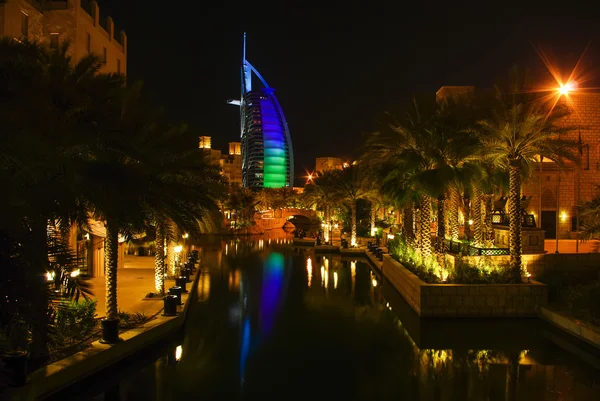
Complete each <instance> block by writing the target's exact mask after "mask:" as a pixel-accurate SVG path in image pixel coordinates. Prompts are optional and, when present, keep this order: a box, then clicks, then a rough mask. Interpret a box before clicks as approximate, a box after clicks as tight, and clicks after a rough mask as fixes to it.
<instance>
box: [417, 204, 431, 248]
mask: <svg viewBox="0 0 600 401" xmlns="http://www.w3.org/2000/svg"><path fill="white" fill-rule="evenodd" d="M419 217H420V220H421V252H422V254H423V256H424V257H426V258H427V257H429V256H431V251H432V249H431V198H430V197H429V195H425V194H422V195H421V213H420V216H419Z"/></svg>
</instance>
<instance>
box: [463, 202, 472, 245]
mask: <svg viewBox="0 0 600 401" xmlns="http://www.w3.org/2000/svg"><path fill="white" fill-rule="evenodd" d="M463 204H464V206H465V210H463V212H464V222H463V227H464V233H465V239H466V240H467V241H470V240H471V239H472V238H471V224H469V222H470V221H471V220H472V216H471V199H470V198H469V195H467V194H466V193H465V194H464V199H463Z"/></svg>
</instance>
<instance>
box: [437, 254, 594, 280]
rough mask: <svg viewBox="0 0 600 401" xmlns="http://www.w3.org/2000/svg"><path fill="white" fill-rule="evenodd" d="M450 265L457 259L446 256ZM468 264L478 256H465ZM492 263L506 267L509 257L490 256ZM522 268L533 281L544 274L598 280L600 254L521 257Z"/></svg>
mask: <svg viewBox="0 0 600 401" xmlns="http://www.w3.org/2000/svg"><path fill="white" fill-rule="evenodd" d="M448 257H449V258H448V260H449V261H450V263H454V260H455V259H456V258H457V257H458V256H455V255H448ZM464 258H465V259H466V260H467V261H468V262H469V263H472V264H477V262H478V259H479V258H481V257H480V256H465V257H464ZM489 258H491V259H492V261H493V262H494V263H498V264H500V265H508V263H509V261H510V256H509V255H503V256H490V257H489ZM521 258H522V260H523V263H524V266H525V267H526V268H527V271H528V272H529V273H530V274H531V278H532V279H534V280H543V277H544V275H545V274H564V275H567V276H569V277H570V278H573V279H576V280H582V279H598V277H599V275H600V253H558V254H556V253H545V254H532V255H522V256H521Z"/></svg>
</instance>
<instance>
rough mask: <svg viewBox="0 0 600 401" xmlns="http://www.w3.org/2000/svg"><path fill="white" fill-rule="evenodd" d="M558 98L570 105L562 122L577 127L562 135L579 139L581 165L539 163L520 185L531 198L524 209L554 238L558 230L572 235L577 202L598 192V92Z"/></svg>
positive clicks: (599, 124)
mask: <svg viewBox="0 0 600 401" xmlns="http://www.w3.org/2000/svg"><path fill="white" fill-rule="evenodd" d="M559 102H566V104H567V106H568V107H569V108H570V109H571V114H570V115H569V117H567V118H566V119H565V124H567V125H569V126H577V127H580V129H576V130H575V131H572V132H570V133H567V134H565V135H564V136H565V137H566V138H570V139H573V140H575V141H577V142H578V143H579V146H578V151H579V152H580V154H581V165H580V166H579V167H577V166H575V165H573V164H569V165H567V166H566V167H565V168H564V169H562V170H559V169H558V167H557V165H556V164H555V163H552V162H547V161H544V162H542V163H538V166H537V168H536V172H535V175H534V177H533V178H532V179H530V180H529V181H528V182H527V183H525V185H524V186H523V195H524V196H527V197H528V198H529V197H530V198H531V199H530V202H529V207H528V209H527V210H528V212H529V213H530V214H533V215H534V216H535V217H536V220H537V222H538V226H539V227H541V228H543V229H544V231H545V232H546V238H556V235H557V233H558V238H575V232H576V228H577V213H578V205H581V204H582V203H585V202H586V201H589V200H591V199H592V198H593V197H594V196H596V195H598V194H599V191H598V186H599V185H600V93H584V92H581V93H578V92H577V91H575V92H572V93H569V94H568V95H563V96H561V99H560V100H559ZM540 194H541V196H540ZM557 223H558V224H557ZM557 229H558V232H557Z"/></svg>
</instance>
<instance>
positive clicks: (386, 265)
mask: <svg viewBox="0 0 600 401" xmlns="http://www.w3.org/2000/svg"><path fill="white" fill-rule="evenodd" d="M381 271H382V274H383V275H384V276H385V277H386V278H387V279H388V281H389V282H390V283H392V285H393V286H394V287H395V288H396V290H398V292H400V294H401V295H402V297H403V298H404V299H405V300H406V301H407V302H408V304H409V305H410V306H411V307H412V308H413V309H414V311H415V312H417V314H418V315H419V316H421V317H450V316H454V317H530V316H531V317H533V316H537V308H538V306H545V305H547V303H548V291H547V288H546V285H544V284H542V283H538V282H536V281H532V282H530V283H527V284H427V283H425V282H424V281H422V280H421V279H419V278H418V277H417V276H416V275H414V274H413V273H411V272H410V271H409V270H407V269H406V268H405V267H404V266H402V264H400V263H399V262H397V261H396V260H394V259H393V258H392V257H391V256H389V255H384V256H383V264H382V266H381Z"/></svg>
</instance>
